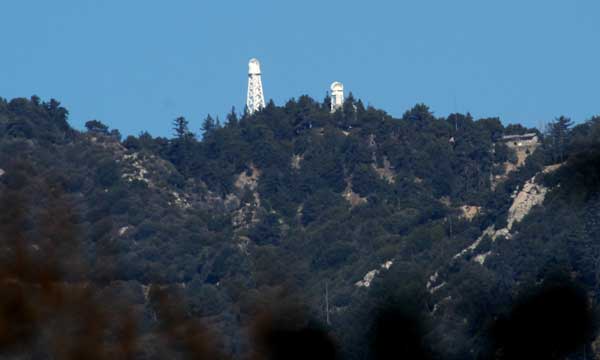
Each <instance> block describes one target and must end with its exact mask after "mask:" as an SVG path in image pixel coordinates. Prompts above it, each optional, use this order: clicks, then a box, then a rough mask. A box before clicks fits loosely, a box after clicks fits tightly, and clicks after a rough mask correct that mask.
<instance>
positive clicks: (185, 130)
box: [173, 116, 193, 140]
mask: <svg viewBox="0 0 600 360" xmlns="http://www.w3.org/2000/svg"><path fill="white" fill-rule="evenodd" d="M188 125H189V122H188V121H187V120H186V119H185V117H183V116H180V117H178V118H177V119H175V120H173V131H175V137H176V138H177V139H178V140H183V139H186V138H189V137H191V136H193V133H192V132H191V131H190V129H189V127H188Z"/></svg>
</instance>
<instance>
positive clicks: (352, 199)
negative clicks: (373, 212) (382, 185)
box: [342, 179, 367, 207]
mask: <svg viewBox="0 0 600 360" xmlns="http://www.w3.org/2000/svg"><path fill="white" fill-rule="evenodd" d="M342 197H343V198H344V199H346V201H348V202H349V203H350V205H351V206H352V207H355V206H359V205H362V204H366V203H367V198H365V197H362V196H360V195H359V194H357V193H355V192H354V191H353V190H352V181H351V180H350V179H348V180H346V189H345V190H344V192H343V193H342Z"/></svg>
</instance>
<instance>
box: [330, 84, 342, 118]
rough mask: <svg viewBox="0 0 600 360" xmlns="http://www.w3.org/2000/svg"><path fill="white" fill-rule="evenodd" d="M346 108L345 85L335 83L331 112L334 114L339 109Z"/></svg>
mask: <svg viewBox="0 0 600 360" xmlns="http://www.w3.org/2000/svg"><path fill="white" fill-rule="evenodd" d="M343 106H344V84H342V83H341V82H338V81H334V82H333V84H331V112H332V113H334V112H335V111H336V110H337V109H341V108H342V107H343Z"/></svg>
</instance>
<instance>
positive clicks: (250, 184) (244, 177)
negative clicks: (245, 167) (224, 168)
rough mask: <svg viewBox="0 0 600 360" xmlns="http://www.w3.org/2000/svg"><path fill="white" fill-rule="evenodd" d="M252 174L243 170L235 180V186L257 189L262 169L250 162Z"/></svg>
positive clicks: (241, 188)
mask: <svg viewBox="0 0 600 360" xmlns="http://www.w3.org/2000/svg"><path fill="white" fill-rule="evenodd" d="M249 168H250V175H248V172H247V171H242V173H241V174H239V175H238V177H237V179H236V180H235V187H236V188H238V189H239V190H243V189H248V190H250V191H254V190H256V188H257V187H258V179H259V178H260V170H258V169H257V168H256V166H254V165H253V164H250V166H249Z"/></svg>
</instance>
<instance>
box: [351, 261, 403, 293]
mask: <svg viewBox="0 0 600 360" xmlns="http://www.w3.org/2000/svg"><path fill="white" fill-rule="evenodd" d="M392 265H394V261H392V260H388V261H386V262H384V263H383V264H381V266H380V267H379V269H375V270H371V271H369V272H368V273H366V274H365V276H364V277H363V279H362V280H360V281H357V282H356V283H355V284H354V285H355V286H356V287H366V288H368V287H370V286H371V283H372V282H373V280H374V279H375V277H376V276H377V275H379V273H380V272H381V270H389V269H390V268H391V267H392Z"/></svg>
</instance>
